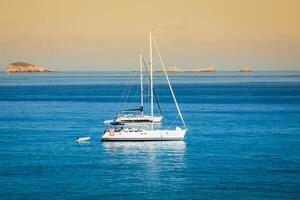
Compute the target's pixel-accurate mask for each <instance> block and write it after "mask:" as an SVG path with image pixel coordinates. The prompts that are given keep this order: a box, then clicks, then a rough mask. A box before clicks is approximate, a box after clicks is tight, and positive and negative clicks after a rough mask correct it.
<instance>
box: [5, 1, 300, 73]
mask: <svg viewBox="0 0 300 200" xmlns="http://www.w3.org/2000/svg"><path fill="white" fill-rule="evenodd" d="M151 27H152V28H154V29H155V30H156V35H157V39H158V43H159V46H160V50H161V53H162V54H163V57H164V59H165V63H166V65H168V66H173V65H177V66H182V67H205V66H208V65H213V66H216V68H217V70H238V69H239V68H240V67H241V66H243V65H246V64H249V65H252V66H253V67H254V68H255V69H256V70H300V56H299V55H300V0H195V1H191V0H183V1H175V0H159V1H155V0H150V1H144V0H0V66H2V67H4V66H5V65H6V64H7V63H10V62H14V61H26V62H30V63H33V64H39V65H44V66H49V67H53V68H55V69H59V70H133V69H136V67H137V66H138V62H139V60H138V59H139V58H138V56H139V55H138V54H139V51H140V50H143V52H144V53H145V54H146V55H147V58H148V31H149V29H150V28H151ZM2 69H3V68H2Z"/></svg>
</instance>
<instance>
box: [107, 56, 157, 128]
mask: <svg viewBox="0 0 300 200" xmlns="http://www.w3.org/2000/svg"><path fill="white" fill-rule="evenodd" d="M143 64H145V61H144V58H143V54H142V53H140V97H141V99H140V103H141V105H140V107H139V108H133V109H127V110H123V112H126V113H128V112H139V113H138V114H125V115H122V114H119V113H117V114H116V116H115V119H111V120H104V124H106V125H124V124H129V123H132V124H133V123H134V124H139V123H160V122H161V120H162V119H163V117H162V116H153V115H145V114H144V89H143V88H144V85H143ZM145 67H146V66H145ZM146 69H147V68H146ZM147 72H148V70H147ZM155 97H156V96H155ZM156 101H157V99H156Z"/></svg>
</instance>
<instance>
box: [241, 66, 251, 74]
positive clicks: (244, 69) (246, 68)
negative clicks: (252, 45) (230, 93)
mask: <svg viewBox="0 0 300 200" xmlns="http://www.w3.org/2000/svg"><path fill="white" fill-rule="evenodd" d="M252 71H253V68H252V67H251V66H250V65H245V66H243V67H242V68H241V69H240V72H252Z"/></svg>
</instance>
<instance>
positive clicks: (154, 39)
mask: <svg viewBox="0 0 300 200" xmlns="http://www.w3.org/2000/svg"><path fill="white" fill-rule="evenodd" d="M153 43H154V46H155V49H156V51H157V54H158V56H159V59H160V62H161V65H162V67H163V70H164V73H165V76H166V79H167V81H168V85H169V88H170V91H171V94H172V96H173V99H174V102H175V105H176V108H177V111H178V115H179V117H180V119H181V121H182V124H183V127H186V125H185V122H184V119H183V117H182V114H181V111H180V108H179V106H178V103H177V100H176V97H175V94H174V92H173V88H172V86H171V83H170V80H169V76H168V74H167V71H166V68H165V65H164V62H163V60H162V57H161V55H160V51H159V49H158V46H157V44H156V38H155V37H154V36H153Z"/></svg>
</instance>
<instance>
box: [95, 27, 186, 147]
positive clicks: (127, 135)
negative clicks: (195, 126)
mask: <svg viewBox="0 0 300 200" xmlns="http://www.w3.org/2000/svg"><path fill="white" fill-rule="evenodd" d="M152 44H154V46H155V49H156V51H157V54H158V56H159V59H160V62H161V65H162V67H163V70H164V74H165V76H166V79H167V82H168V85H169V89H170V91H171V94H172V97H173V100H174V103H175V105H176V109H177V111H178V115H179V117H180V119H181V121H182V124H183V128H180V127H176V128H175V129H173V130H169V129H154V126H153V122H152V124H151V125H152V126H151V127H150V129H144V128H130V127H129V128H127V127H121V128H116V127H113V128H107V129H105V130H104V134H103V136H102V137H101V140H102V141H169V140H183V139H184V136H185V134H186V132H187V128H186V126H185V122H184V119H183V117H182V114H181V112H180V109H179V106H178V103H177V100H176V97H175V94H174V92H173V89H172V86H171V83H170V80H169V77H168V74H167V72H166V69H165V65H164V63H163V60H162V57H161V55H160V52H159V49H158V46H157V43H156V40H155V37H154V36H153V35H152V32H151V31H150V110H151V117H154V112H153V111H154V110H153V92H154V90H153V61H152Z"/></svg>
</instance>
